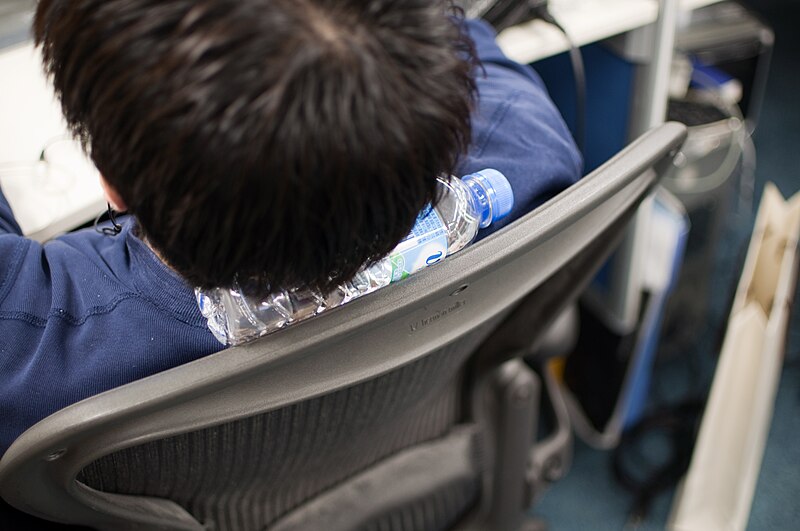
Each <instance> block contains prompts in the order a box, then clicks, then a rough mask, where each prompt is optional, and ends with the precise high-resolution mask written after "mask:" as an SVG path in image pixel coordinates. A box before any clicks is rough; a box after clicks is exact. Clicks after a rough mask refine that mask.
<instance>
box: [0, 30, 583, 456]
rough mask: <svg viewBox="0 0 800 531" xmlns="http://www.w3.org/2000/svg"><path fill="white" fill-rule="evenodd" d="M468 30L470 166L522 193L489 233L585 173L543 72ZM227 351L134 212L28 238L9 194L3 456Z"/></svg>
mask: <svg viewBox="0 0 800 531" xmlns="http://www.w3.org/2000/svg"><path fill="white" fill-rule="evenodd" d="M468 28H469V31H470V34H471V36H472V38H473V39H474V41H475V45H476V48H477V52H478V56H479V57H480V59H481V61H482V62H483V67H484V70H483V71H480V70H479V71H478V72H476V79H477V85H478V92H479V103H478V106H477V108H476V110H475V112H474V116H473V129H474V130H473V145H472V148H471V152H470V154H469V156H468V157H466V158H465V160H464V161H463V162H462V164H461V167H460V169H459V170H460V174H461V175H464V174H466V173H471V172H474V171H477V170H480V169H483V168H496V169H498V170H500V171H501V172H503V173H504V174H505V175H506V176H507V177H508V179H509V181H510V182H511V185H512V188H513V190H514V196H515V203H514V208H513V210H512V212H511V214H510V215H509V216H508V217H507V218H506V219H504V220H502V221H501V222H500V223H498V224H495V225H496V226H492V227H490V228H489V229H486V230H485V231H482V232H481V233H480V234H479V236H485V235H486V234H488V233H489V232H491V231H494V230H497V229H498V228H500V227H502V226H503V225H504V224H507V223H508V222H510V221H512V220H513V219H515V218H517V217H519V216H521V215H522V214H524V213H526V212H528V211H529V210H531V209H533V208H534V207H536V206H537V205H539V204H540V203H542V202H543V201H545V200H546V199H548V198H549V197H551V196H552V195H554V194H555V193H557V192H558V191H560V190H562V189H564V188H566V187H568V186H569V185H571V184H572V183H573V182H575V181H576V180H578V178H579V177H580V174H581V161H580V156H579V155H578V153H577V150H576V148H575V145H574V143H573V141H572V138H571V137H570V134H569V132H568V130H567V128H566V126H565V125H564V122H563V120H562V119H561V116H560V115H559V113H558V111H557V110H556V109H555V107H554V106H553V104H552V103H551V101H550V99H549V98H548V96H547V93H546V91H545V89H544V86H543V84H542V82H541V80H540V79H539V78H538V76H537V75H536V74H535V73H534V71H533V70H532V69H530V68H528V67H524V66H520V65H518V64H516V63H514V62H512V61H510V60H508V59H507V58H506V57H505V56H504V55H503V54H502V52H501V51H500V49H499V48H498V47H497V45H496V44H495V42H494V31H493V30H492V29H491V27H490V26H488V24H486V23H483V22H480V21H468ZM222 348H223V346H222V345H221V344H220V343H218V342H217V340H216V339H214V337H213V336H212V335H211V333H210V332H209V331H208V329H207V327H206V321H205V319H203V317H202V315H201V314H200V311H199V310H198V308H197V305H196V302H195V297H194V293H193V290H192V287H191V286H189V285H187V284H186V283H185V282H184V281H183V279H181V277H179V276H178V275H177V274H176V273H175V272H173V271H172V270H171V269H170V268H168V267H167V266H166V265H164V264H163V263H162V262H161V261H160V260H159V259H158V258H157V257H156V256H155V255H154V254H153V253H152V251H151V250H150V249H149V248H148V247H147V246H146V245H145V244H144V243H142V241H141V240H140V239H139V238H138V237H137V236H136V233H135V222H134V220H132V219H130V218H129V219H128V220H127V221H126V222H125V223H124V228H123V231H122V232H121V233H120V234H119V235H117V236H113V237H109V236H104V235H101V234H99V233H97V232H95V231H93V230H82V231H78V232H74V233H70V234H66V235H64V236H61V237H59V238H56V239H54V240H52V241H50V242H47V243H46V244H44V245H42V244H39V243H37V242H35V241H32V240H30V239H28V238H25V237H23V236H22V235H21V230H20V228H19V225H18V224H17V223H16V221H15V220H14V215H13V213H12V211H11V208H10V207H9V205H8V202H7V200H6V198H5V197H4V196H3V194H2V191H0V454H2V453H4V452H5V451H6V449H7V448H8V446H9V445H10V444H11V443H12V442H13V441H14V439H15V438H16V437H18V436H19V435H20V434H21V433H22V432H23V431H24V430H26V429H27V428H28V427H30V426H32V425H33V424H35V423H36V422H37V421H39V420H41V419H43V418H44V417H46V416H47V415H49V414H51V413H53V412H55V411H57V410H59V409H61V408H63V407H65V406H67V405H69V404H72V403H74V402H77V401H79V400H82V399H84V398H86V397H89V396H91V395H94V394H97V393H100V392H102V391H105V390H108V389H111V388H114V387H117V386H120V385H123V384H125V383H128V382H131V381H133V380H137V379H139V378H143V377H145V376H148V375H151V374H154V373H157V372H160V371H164V370H166V369H169V368H171V367H175V366H177V365H181V364H183V363H186V362H189V361H192V360H195V359H197V358H200V357H203V356H207V355H209V354H211V353H214V352H217V351H219V350H221V349H222Z"/></svg>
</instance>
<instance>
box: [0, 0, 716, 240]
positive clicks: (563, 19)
mask: <svg viewBox="0 0 800 531" xmlns="http://www.w3.org/2000/svg"><path fill="white" fill-rule="evenodd" d="M716 1H718V0H681V8H682V9H683V10H688V9H696V8H698V7H702V6H704V5H707V4H712V3H714V2H716ZM551 11H552V13H553V15H554V16H555V17H556V18H557V19H558V20H559V22H560V23H561V24H562V25H563V26H564V27H565V29H566V30H567V31H568V32H569V33H570V35H571V36H572V38H573V40H574V41H575V43H576V44H577V45H583V44H587V43H590V42H595V41H598V40H602V39H605V38H608V37H611V36H614V35H618V34H620V33H624V32H626V31H630V30H632V29H634V28H638V27H642V26H646V25H647V24H650V23H652V22H654V21H655V20H656V18H657V16H658V0H551ZM498 43H499V44H500V47H501V48H502V49H503V51H504V52H505V53H506V54H507V55H508V56H509V57H510V58H512V59H514V60H516V61H518V62H520V63H529V62H533V61H536V60H538V59H542V58H544V57H548V56H551V55H554V54H557V53H560V52H563V51H565V50H567V42H566V40H565V39H564V38H563V36H562V35H561V34H560V32H559V31H558V30H556V29H555V28H553V27H552V26H550V25H548V24H546V23H544V22H541V21H533V22H529V23H526V24H522V25H519V26H516V27H513V28H508V29H507V30H505V31H504V32H502V33H501V34H500V36H499V37H498ZM65 131H66V125H65V124H64V121H63V119H62V118H61V112H60V108H59V106H58V104H57V102H56V101H55V98H54V96H53V92H52V89H51V87H50V85H49V83H48V82H47V81H46V80H45V77H44V75H43V73H42V69H41V61H40V58H39V53H38V51H37V50H35V49H34V48H33V45H32V44H31V43H25V44H22V45H19V46H16V47H11V48H7V49H3V50H0V184H2V188H3V192H4V193H5V195H6V197H7V198H8V200H9V203H10V204H11V208H12V209H13V210H14V213H15V215H16V217H17V221H18V222H19V224H20V226H21V227H22V230H23V232H24V233H25V234H26V235H29V236H31V237H32V238H35V239H37V240H40V241H44V240H47V239H49V238H52V237H53V236H55V235H58V234H60V233H62V232H66V231H68V230H70V229H72V228H74V227H76V226H78V225H81V224H83V223H86V222H87V221H90V220H91V219H93V218H94V216H96V215H97V214H98V213H100V212H102V211H103V209H104V208H105V201H104V199H103V195H102V191H101V189H100V186H99V183H98V179H97V176H98V174H97V170H96V169H94V167H93V166H92V165H91V163H90V162H89V161H87V160H86V159H85V158H83V157H82V156H80V155H79V153H80V151H79V149H78V148H77V145H74V146H73V147H72V150H71V152H67V151H68V150H67V149H64V146H65V145H66V144H65V143H64V142H61V143H60V144H59V149H58V151H59V153H60V154H59V157H58V160H57V162H59V163H61V166H69V170H68V171H59V172H55V173H54V174H51V175H50V177H49V178H48V177H44V178H43V177H42V176H41V175H39V176H38V177H37V176H36V175H34V173H35V172H37V171H39V172H41V170H42V169H43V168H42V165H37V163H36V161H37V160H38V158H39V154H40V153H41V151H42V149H43V147H44V146H45V145H46V144H47V143H48V142H49V141H51V140H52V139H54V138H57V137H59V136H60V135H63V134H64V133H65ZM65 152H66V154H65ZM54 175H55V176H54ZM65 179H66V181H65Z"/></svg>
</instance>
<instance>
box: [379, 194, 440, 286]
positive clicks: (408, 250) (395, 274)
mask: <svg viewBox="0 0 800 531" xmlns="http://www.w3.org/2000/svg"><path fill="white" fill-rule="evenodd" d="M445 256H447V230H446V229H445V226H444V223H442V219H441V218H440V217H439V214H437V213H436V210H434V209H433V208H430V207H428V208H426V209H425V210H423V211H422V212H420V214H419V216H417V221H416V222H415V223H414V227H413V228H412V229H411V233H409V235H408V236H406V237H405V239H404V240H403V241H401V242H400V243H399V244H397V247H395V248H394V250H393V251H392V252H391V253H390V254H389V260H390V261H391V264H392V280H391V281H392V282H397V281H398V280H402V279H404V278H406V277H407V276H409V275H411V274H413V273H415V272H417V271H419V270H420V269H423V268H425V267H428V266H429V265H432V264H435V263H437V262H439V261H440V260H441V259H442V258H444V257H445Z"/></svg>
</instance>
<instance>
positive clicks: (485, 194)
mask: <svg viewBox="0 0 800 531" xmlns="http://www.w3.org/2000/svg"><path fill="white" fill-rule="evenodd" d="M462 182H463V183H464V184H465V185H466V187H467V190H468V191H469V194H470V195H471V196H472V198H473V200H474V201H475V206H476V210H477V214H478V218H479V220H480V223H479V225H478V226H479V227H480V228H481V229H485V228H486V227H488V226H489V225H490V224H491V223H492V196H493V195H494V190H492V189H491V188H486V187H485V186H483V184H482V183H481V182H480V181H479V180H477V179H472V178H470V176H467V177H465V178H464V179H462Z"/></svg>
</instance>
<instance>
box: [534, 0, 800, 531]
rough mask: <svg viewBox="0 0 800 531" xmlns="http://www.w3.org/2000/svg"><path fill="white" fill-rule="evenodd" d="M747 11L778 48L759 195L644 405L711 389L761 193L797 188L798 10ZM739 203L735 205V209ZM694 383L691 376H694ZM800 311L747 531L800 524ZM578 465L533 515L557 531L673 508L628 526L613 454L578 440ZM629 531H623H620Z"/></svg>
mask: <svg viewBox="0 0 800 531" xmlns="http://www.w3.org/2000/svg"><path fill="white" fill-rule="evenodd" d="M745 5H746V6H747V8H748V9H750V10H751V11H752V12H754V13H755V14H756V15H757V16H759V17H761V19H762V20H763V21H764V22H765V23H766V24H768V25H769V26H771V28H772V30H773V31H774V34H775V43H774V49H773V55H772V60H771V64H770V68H769V74H768V79H767V85H766V92H765V94H764V100H763V104H762V105H763V107H762V108H761V116H760V119H759V124H758V128H757V130H756V132H755V134H754V137H753V139H754V143H755V147H756V154H757V165H756V172H755V185H754V190H755V197H754V198H753V200H752V208H751V209H747V210H742V209H739V208H738V207H735V208H734V209H733V210H732V212H731V215H730V216H729V217H728V219H727V220H726V224H725V230H724V232H723V234H722V238H721V240H720V241H719V242H717V247H716V249H717V253H716V257H715V265H714V270H713V271H714V273H713V276H712V278H711V293H712V296H711V300H710V309H709V314H708V317H709V318H708V320H707V322H706V323H705V324H704V327H703V334H702V341H700V342H698V343H697V344H696V346H695V347H693V349H692V350H691V352H688V353H687V356H694V357H696V360H698V361H699V363H698V364H689V363H688V362H687V357H675V358H672V359H667V360H660V361H657V362H656V366H655V368H654V373H653V374H654V376H653V378H654V381H653V387H652V391H651V396H650V402H651V403H650V404H649V406H650V407H654V406H655V405H656V402H658V403H659V405H663V403H664V402H667V403H668V402H669V398H674V395H676V394H681V393H682V392H683V391H684V390H685V389H686V387H687V385H690V384H688V383H687V381H688V380H691V379H692V378H693V377H692V376H691V374H690V373H691V371H693V370H696V369H698V368H699V375H700V376H699V379H700V380H701V381H703V382H704V383H705V384H708V383H709V382H710V379H711V377H712V376H713V370H714V368H715V363H716V356H717V354H718V349H719V342H720V340H721V334H722V330H721V327H722V326H723V325H724V323H725V321H726V319H727V317H728V315H727V311H728V310H729V305H730V302H731V299H732V293H733V290H734V289H735V287H736V282H737V280H738V277H739V275H740V274H741V265H742V260H743V258H744V252H745V250H746V246H747V242H748V240H749V237H750V231H751V230H752V227H753V223H754V220H755V208H756V207H757V205H758V203H759V200H760V198H761V193H762V191H763V188H764V185H765V183H766V182H768V181H772V182H774V183H775V184H776V185H777V187H778V188H779V189H780V191H781V193H782V194H783V195H784V197H790V196H792V195H793V194H794V193H796V192H798V190H800V172H799V171H798V168H800V166H799V165H798V155H797V146H798V145H800V127H798V125H799V124H800V102H799V101H798V98H797V94H800V77H798V76H797V73H796V72H797V65H798V61H800V34H799V33H798V32H797V27H798V24H800V3H798V2H796V1H794V0H752V1H750V2H747V3H746V4H745ZM738 199H739V198H738V197H737V198H735V199H734V201H733V203H734V204H736V203H737V202H738ZM695 376H697V375H695ZM798 438H800V312H798V311H797V310H796V309H795V310H794V311H793V313H792V317H791V320H790V325H789V331H788V337H787V345H786V360H785V364H784V366H783V373H782V376H781V380H780V385H779V388H778V393H777V399H776V403H775V410H774V417H773V419H772V426H771V429H770V433H769V436H768V439H767V445H766V450H765V453H764V458H763V462H762V467H761V472H760V475H759V479H758V482H757V486H756V492H755V497H754V499H753V505H752V509H751V513H750V520H749V524H748V526H747V529H749V530H754V531H760V530H773V529H794V528H796V527H797V521H798V519H799V518H800V507H798V505H797V498H798V496H800V468H798V465H797V464H798V463H800V445H798V444H797V441H798ZM651 443H652V444H651V449H652V455H651V456H650V457H651V459H650V461H649V462H650V464H652V463H654V462H655V463H658V460H659V458H660V457H661V458H663V456H664V455H665V454H666V453H667V452H668V449H667V448H666V447H665V446H664V445H665V444H667V443H665V441H664V440H659V439H658V437H654V439H653V440H652V441H651ZM574 458H575V461H574V462H573V465H572V468H571V470H570V472H569V474H568V475H567V477H566V478H564V479H563V480H562V481H561V482H559V483H557V484H556V485H554V486H553V487H552V488H551V490H550V491H548V492H547V493H545V494H544V496H543V497H542V499H541V502H540V503H539V504H538V505H537V506H536V507H535V508H534V509H533V513H534V514H537V515H540V516H542V517H543V518H544V519H545V520H546V521H547V522H548V523H549V525H550V528H551V529H554V530H561V529H564V530H572V529H596V530H606V529H608V530H614V529H623V528H626V529H642V530H656V529H663V528H664V526H665V524H666V522H667V520H668V517H669V511H670V508H671V503H672V500H673V495H674V492H675V491H674V489H673V488H669V489H666V490H664V491H662V492H661V493H660V494H659V495H658V496H656V497H655V499H654V500H653V503H652V506H651V507H650V511H649V512H648V514H647V516H646V518H645V519H644V520H643V521H641V522H638V523H636V522H633V521H631V520H630V510H631V505H632V503H633V497H632V495H631V493H630V492H629V491H627V490H625V489H624V488H623V487H622V486H621V485H620V483H619V482H618V481H617V480H616V479H615V478H614V473H613V470H612V464H611V460H612V452H611V451H603V450H595V449H593V448H589V447H588V446H586V445H585V444H583V443H580V442H577V443H576V448H575V456H574ZM626 525H627V526H629V527H625V526H626Z"/></svg>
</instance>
